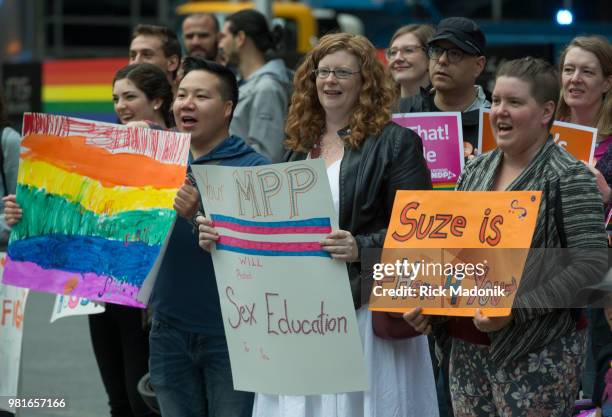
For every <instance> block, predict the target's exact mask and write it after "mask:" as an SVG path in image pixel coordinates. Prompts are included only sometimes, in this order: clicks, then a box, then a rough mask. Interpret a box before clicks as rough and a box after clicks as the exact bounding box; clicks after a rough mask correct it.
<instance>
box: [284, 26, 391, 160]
mask: <svg viewBox="0 0 612 417" xmlns="http://www.w3.org/2000/svg"><path fill="white" fill-rule="evenodd" d="M338 51H347V52H348V53H351V54H353V55H354V56H355V57H356V58H357V60H358V62H359V68H360V69H361V78H362V81H363V83H362V87H361V92H360V94H359V98H358V103H357V105H356V107H355V110H354V111H353V113H352V115H351V117H350V119H349V126H348V127H349V128H350V133H349V134H348V135H346V136H344V137H343V138H342V139H343V140H344V141H345V142H348V143H349V144H350V146H351V147H353V148H359V146H360V145H361V143H362V142H363V141H364V140H365V139H366V138H367V137H368V136H372V135H377V134H379V133H380V132H381V130H382V128H383V127H384V126H385V125H386V124H387V123H388V122H389V120H391V106H392V105H393V103H394V102H395V99H396V91H395V86H394V83H393V80H392V78H391V77H390V76H389V74H388V72H386V71H385V68H384V66H383V64H382V63H381V62H380V61H379V60H378V58H377V56H376V50H375V49H374V46H373V45H372V43H371V42H370V41H369V40H368V39H366V38H365V37H363V36H361V35H353V34H349V33H336V34H331V35H326V36H324V37H322V38H321V40H320V42H319V44H318V45H317V46H315V47H314V48H313V49H312V50H311V51H310V52H309V53H308V54H307V55H306V57H305V58H304V61H303V62H302V64H301V65H300V66H299V68H298V69H297V71H296V73H295V77H294V81H293V86H294V87H293V88H294V93H293V96H292V98H291V107H290V108H289V114H288V116H287V123H286V125H285V132H286V134H287V140H286V141H285V144H286V146H287V147H288V148H289V149H293V150H295V151H298V152H309V151H310V150H311V149H312V147H313V146H314V144H315V143H316V142H317V141H318V140H319V138H320V137H321V135H322V134H323V131H324V129H325V111H324V110H323V107H322V106H321V103H319V98H318V95H317V86H316V80H315V75H314V70H315V69H317V67H318V65H319V62H320V61H321V60H322V59H323V58H324V57H325V56H327V55H329V54H332V53H335V52H338Z"/></svg>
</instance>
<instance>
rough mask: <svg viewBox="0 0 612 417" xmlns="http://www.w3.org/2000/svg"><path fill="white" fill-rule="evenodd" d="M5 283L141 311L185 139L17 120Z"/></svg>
mask: <svg viewBox="0 0 612 417" xmlns="http://www.w3.org/2000/svg"><path fill="white" fill-rule="evenodd" d="M23 135H24V138H23V141H22V153H21V161H20V165H19V175H18V183H17V202H18V203H19V204H20V205H21V207H22V209H23V219H22V220H21V221H20V222H19V223H17V224H16V225H15V226H14V227H13V230H12V233H11V238H10V241H9V247H8V258H7V264H6V273H5V283H7V284H11V285H16V286H20V287H26V288H30V289H35V290H38V291H45V292H51V293H55V294H63V295H71V296H78V297H85V298H88V299H91V300H101V301H107V302H112V303H118V304H125V305H130V306H137V307H144V306H145V304H146V300H141V299H138V298H137V297H138V293H139V291H140V289H141V288H142V287H143V285H145V282H149V284H150V282H151V280H153V279H154V277H155V275H156V266H157V265H158V262H157V261H158V260H159V258H160V256H161V255H162V254H163V247H164V244H165V242H166V239H167V236H168V234H169V233H168V232H169V230H170V228H171V226H172V224H173V222H174V219H175V217H176V212H175V211H174V209H173V208H172V205H173V201H174V197H175V195H176V193H177V191H178V189H179V188H180V187H181V185H182V184H183V182H184V179H185V173H186V164H187V156H188V152H189V140H190V138H189V135H185V134H179V133H174V132H166V131H159V130H151V129H139V128H128V127H126V126H121V125H113V124H108V123H102V122H92V121H88V120H81V119H74V118H69V117H64V116H51V115H46V114H26V115H25V116H24V128H23Z"/></svg>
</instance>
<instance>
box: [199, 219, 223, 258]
mask: <svg viewBox="0 0 612 417" xmlns="http://www.w3.org/2000/svg"><path fill="white" fill-rule="evenodd" d="M196 223H197V224H198V244H199V245H200V247H201V248H202V249H204V250H205V251H206V252H210V249H211V248H212V245H213V243H215V242H216V241H217V240H219V233H217V230H216V229H215V228H214V227H213V222H212V220H210V219H207V218H206V217H204V216H198V217H196Z"/></svg>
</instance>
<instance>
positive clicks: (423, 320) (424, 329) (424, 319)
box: [403, 307, 431, 334]
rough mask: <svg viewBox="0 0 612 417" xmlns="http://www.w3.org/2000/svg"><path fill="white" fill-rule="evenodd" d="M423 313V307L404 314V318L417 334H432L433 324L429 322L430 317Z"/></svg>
mask: <svg viewBox="0 0 612 417" xmlns="http://www.w3.org/2000/svg"><path fill="white" fill-rule="evenodd" d="M421 311H423V309H422V308H421V307H417V308H413V309H412V310H410V311H408V312H406V313H404V316H403V318H404V320H405V321H406V322H407V323H408V324H410V325H411V326H412V327H413V328H414V330H416V331H417V332H419V333H423V334H429V333H431V323H430V320H429V316H426V315H425V314H421Z"/></svg>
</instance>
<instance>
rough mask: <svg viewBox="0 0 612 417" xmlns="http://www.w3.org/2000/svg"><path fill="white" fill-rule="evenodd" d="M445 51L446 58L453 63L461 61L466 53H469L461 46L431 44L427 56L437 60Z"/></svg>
mask: <svg viewBox="0 0 612 417" xmlns="http://www.w3.org/2000/svg"><path fill="white" fill-rule="evenodd" d="M445 52H446V59H448V62H450V63H451V64H456V63H457V62H459V61H461V60H462V59H463V57H464V56H465V55H467V54H466V53H465V52H463V51H462V50H461V49H459V48H443V47H441V46H437V45H430V46H429V47H428V48H427V56H428V57H429V59H435V60H436V61H437V60H439V59H440V58H441V57H442V55H444V53H445Z"/></svg>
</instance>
